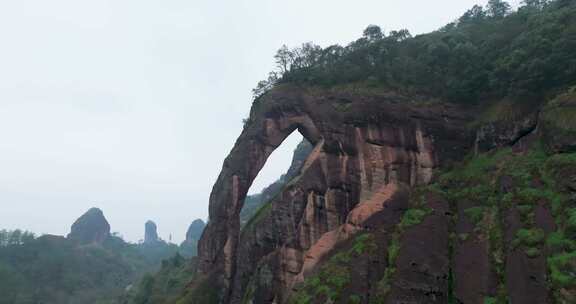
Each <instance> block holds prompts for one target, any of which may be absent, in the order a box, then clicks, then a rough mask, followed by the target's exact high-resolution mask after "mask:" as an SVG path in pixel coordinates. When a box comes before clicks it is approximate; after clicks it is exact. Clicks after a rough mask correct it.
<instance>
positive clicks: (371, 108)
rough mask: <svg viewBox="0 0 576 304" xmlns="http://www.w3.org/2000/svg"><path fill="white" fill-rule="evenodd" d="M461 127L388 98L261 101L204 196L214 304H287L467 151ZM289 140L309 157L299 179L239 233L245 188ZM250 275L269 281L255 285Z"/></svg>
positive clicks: (452, 114) (442, 109)
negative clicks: (305, 145)
mask: <svg viewBox="0 0 576 304" xmlns="http://www.w3.org/2000/svg"><path fill="white" fill-rule="evenodd" d="M467 120H469V117H468V116H467V115H466V114H465V111H463V110H461V109H459V108H458V107H457V106H455V105H447V104H441V103H434V104H430V105H427V106H422V105H419V104H416V103H415V102H414V101H413V100H411V99H409V98H407V97H404V96H400V95H397V94H383V95H362V94H351V93H342V92H314V91H310V90H302V89H298V88H294V87H286V88H282V89H276V90H274V91H273V92H271V93H269V94H267V95H266V96H265V97H264V98H262V99H261V100H259V101H257V102H256V103H255V105H254V106H253V109H252V113H251V115H250V120H249V121H248V123H247V124H246V126H245V128H244V130H243V132H242V134H241V135H240V137H239V139H238V141H237V142H236V145H235V146H234V148H233V150H232V151H231V153H230V155H229V156H228V157H227V159H226V160H225V162H224V166H223V168H222V172H221V174H220V176H219V178H218V180H217V182H216V184H215V186H214V188H213V191H212V194H211V196H210V221H209V223H208V225H207V226H206V229H205V232H204V234H203V237H202V239H201V241H200V245H199V273H200V274H201V275H200V276H199V277H201V278H203V279H205V278H207V277H208V278H210V280H212V282H215V284H217V285H218V286H219V290H221V292H220V293H219V301H220V302H221V303H240V302H241V301H242V299H246V297H248V298H250V297H251V296H252V297H257V298H259V299H266V301H273V302H277V303H282V302H284V301H286V299H287V297H288V295H289V293H290V291H291V290H292V288H293V287H294V286H295V285H296V284H297V283H299V282H301V281H302V279H303V278H304V277H305V276H306V273H307V271H310V270H311V269H313V268H314V265H315V264H316V262H317V261H320V260H322V258H323V256H324V255H325V254H326V253H327V252H329V251H330V250H331V249H333V248H334V247H335V246H337V244H339V243H342V242H344V241H346V240H348V239H349V238H350V237H351V236H353V235H355V234H356V233H358V232H360V231H364V230H366V229H369V228H370V223H369V222H370V219H371V218H372V219H373V218H375V217H377V216H378V214H379V213H383V212H386V211H387V209H386V205H387V202H390V201H391V198H392V197H394V195H395V194H396V193H397V191H398V189H400V188H402V189H403V188H410V187H414V186H418V185H425V184H427V183H429V182H430V181H431V179H432V178H433V171H434V169H436V168H439V167H440V166H443V165H446V164H448V163H450V162H451V161H453V160H457V159H460V158H461V157H463V156H464V154H465V153H466V152H467V151H470V150H471V148H472V146H473V144H474V138H473V136H471V135H470V134H469V133H468V132H467V131H466V130H465V129H464V128H463V126H464V125H465V124H466V121H467ZM296 130H298V131H299V132H300V133H301V134H302V135H303V136H304V137H305V138H306V139H307V140H308V141H310V142H311V143H312V144H313V145H314V149H313V150H312V151H311V152H310V154H309V156H308V158H307V159H306V161H305V162H304V164H303V166H302V168H301V169H300V174H299V176H298V177H296V178H295V179H293V180H292V181H291V182H290V183H288V185H286V186H285V188H284V189H283V191H282V192H280V194H279V195H278V196H277V197H276V198H275V199H274V200H272V201H271V202H270V203H269V204H268V205H266V206H265V207H263V208H262V209H261V210H260V211H259V212H258V214H257V215H256V216H255V217H254V218H253V219H252V220H251V222H249V223H247V224H246V226H245V227H244V228H243V229H242V231H240V222H239V213H240V210H241V209H242V205H243V201H244V198H245V197H246V192H247V191H248V188H249V187H250V185H251V183H252V181H253V180H254V178H255V177H256V175H257V174H258V172H259V170H260V169H261V168H262V166H263V165H264V163H265V161H266V159H267V157H268V156H269V155H270V154H271V153H272V151H273V150H274V149H275V148H277V147H278V146H279V145H280V144H281V143H282V141H283V140H284V139H285V138H286V137H287V136H288V135H290V134H291V133H292V132H294V131H296ZM400 211H401V210H400ZM430 221H432V222H431V224H430V225H437V224H435V223H436V221H441V219H440V218H439V219H438V220H436V219H434V218H432V219H430ZM445 264H446V265H447V262H445ZM446 265H444V266H442V267H443V268H442V269H443V270H442V271H445V268H446V267H447V266H446ZM255 273H264V274H266V276H267V278H269V280H266V284H265V285H261V284H259V281H262V280H261V278H260V275H256V276H255ZM259 278H260V279H259ZM192 286H194V284H193V285H192ZM247 293H248V294H247ZM266 301H264V300H263V301H262V302H258V301H257V302H256V303H269V302H266Z"/></svg>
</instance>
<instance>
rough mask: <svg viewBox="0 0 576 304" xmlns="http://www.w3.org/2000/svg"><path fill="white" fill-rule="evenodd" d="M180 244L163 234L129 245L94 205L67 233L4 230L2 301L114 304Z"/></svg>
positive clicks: (0, 235) (0, 253) (0, 236)
mask: <svg viewBox="0 0 576 304" xmlns="http://www.w3.org/2000/svg"><path fill="white" fill-rule="evenodd" d="M177 252H178V246H176V245H174V244H168V243H166V242H164V241H162V240H160V239H156V241H154V242H145V243H142V244H130V243H127V242H125V241H124V240H122V239H121V238H120V237H118V236H116V235H114V234H111V233H110V225H109V224H108V221H107V220H106V218H105V217H104V214H103V212H102V211H101V210H99V209H97V208H92V209H90V210H89V211H88V212H86V213H85V214H84V215H82V216H81V217H80V218H78V220H76V222H75V223H74V224H73V225H72V228H71V232H70V234H69V235H68V237H62V236H55V235H43V236H40V237H37V238H36V237H35V236H34V235H33V234H31V233H28V232H22V231H20V230H16V231H6V230H3V231H1V232H0V304H38V303H46V304H87V303H98V304H113V303H119V302H120V301H121V298H122V296H123V295H124V294H125V293H126V290H127V289H129V288H130V286H131V285H132V284H133V283H134V282H136V281H138V280H139V279H140V278H141V277H142V276H143V275H144V274H145V273H147V272H153V271H156V270H157V269H159V267H160V264H161V261H162V260H164V259H167V258H169V257H172V256H174V255H175V254H176V253H177Z"/></svg>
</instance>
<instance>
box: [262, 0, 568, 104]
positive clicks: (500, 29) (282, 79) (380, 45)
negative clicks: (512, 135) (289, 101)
mask: <svg viewBox="0 0 576 304" xmlns="http://www.w3.org/2000/svg"><path fill="white" fill-rule="evenodd" d="M574 32H576V1H574V0H556V1H546V0H526V1H525V2H524V5H523V6H522V7H520V9H519V10H518V11H516V12H511V10H510V5H509V4H508V3H506V2H504V1H501V0H491V1H489V3H488V5H487V6H486V9H484V8H483V7H481V6H474V7H473V8H472V9H470V10H468V11H467V12H466V13H465V14H464V15H463V16H462V17H460V18H459V19H458V20H457V21H455V22H453V23H451V24H448V25H446V26H445V27H443V28H441V29H439V30H437V31H434V32H432V33H429V34H425V35H418V36H416V37H411V36H410V34H409V32H408V31H407V30H400V31H392V32H390V33H389V34H388V35H384V33H383V32H382V31H381V29H380V28H379V27H377V26H373V25H371V26H369V27H368V28H367V29H366V30H365V31H364V33H363V36H362V37H361V38H359V39H357V40H356V41H353V42H352V43H350V44H349V45H347V46H339V45H333V46H329V47H327V48H320V47H318V46H315V45H313V44H312V43H308V44H305V45H303V46H301V47H298V48H293V49H290V48H288V47H286V46H284V47H282V48H281V50H280V51H279V52H278V53H277V55H276V60H277V65H278V69H277V70H276V71H275V72H273V73H272V74H271V76H270V77H269V78H268V79H267V80H266V81H263V82H261V83H260V84H259V85H258V87H257V89H255V90H254V96H255V98H257V97H259V96H261V95H263V94H265V93H266V92H267V91H268V90H270V89H271V88H273V87H274V86H275V85H276V84H280V83H295V84H306V85H314V86H324V87H333V86H338V85H343V84H352V83H353V84H358V85H360V86H363V85H369V86H378V87H382V88H387V89H390V90H395V91H401V92H405V93H414V94H424V95H428V96H432V97H437V98H441V99H443V100H447V101H451V102H459V103H477V102H483V101H489V100H494V99H500V98H508V99H510V100H517V101H531V100H534V99H541V98H542V97H544V96H546V95H552V94H554V92H556V91H558V90H562V89H564V88H566V87H568V86H571V85H573V84H574V79H576V52H574V51H573V50H574V49H576V38H575V36H574Z"/></svg>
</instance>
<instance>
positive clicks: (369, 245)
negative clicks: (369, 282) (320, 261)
mask: <svg viewBox="0 0 576 304" xmlns="http://www.w3.org/2000/svg"><path fill="white" fill-rule="evenodd" d="M376 251H377V246H376V244H375V242H374V236H373V235H371V234H368V233H365V234H361V235H359V236H357V237H356V238H355V239H354V241H353V243H352V245H351V247H350V248H349V249H348V250H346V251H343V252H339V253H337V254H335V255H334V256H332V257H331V258H330V259H329V260H328V261H327V262H326V263H325V264H324V265H322V266H321V267H320V269H319V270H318V272H317V273H316V274H314V275H312V276H311V277H309V278H306V281H305V282H304V283H303V284H302V286H300V288H299V290H298V291H297V292H296V293H295V294H294V295H293V296H292V297H291V298H290V301H289V303H297V304H301V303H316V302H317V301H319V300H318V299H323V301H325V302H336V301H339V300H342V299H343V298H342V296H343V292H344V290H345V289H346V287H347V286H348V285H349V284H350V283H351V279H352V277H351V272H352V268H353V267H354V262H353V260H354V259H355V258H358V257H359V256H361V255H372V254H375V253H376ZM349 300H350V301H357V300H359V299H356V297H355V296H354V295H352V296H350V298H349ZM353 303H354V302H353ZM358 303H360V302H358Z"/></svg>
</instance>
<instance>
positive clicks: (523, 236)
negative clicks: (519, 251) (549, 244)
mask: <svg viewBox="0 0 576 304" xmlns="http://www.w3.org/2000/svg"><path fill="white" fill-rule="evenodd" d="M545 238H546V237H545V234H544V231H543V230H542V229H538V228H532V229H519V230H518V231H517V232H516V239H514V241H513V243H514V244H515V245H524V246H527V247H534V246H537V245H541V244H542V243H543V242H544V239H545Z"/></svg>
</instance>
